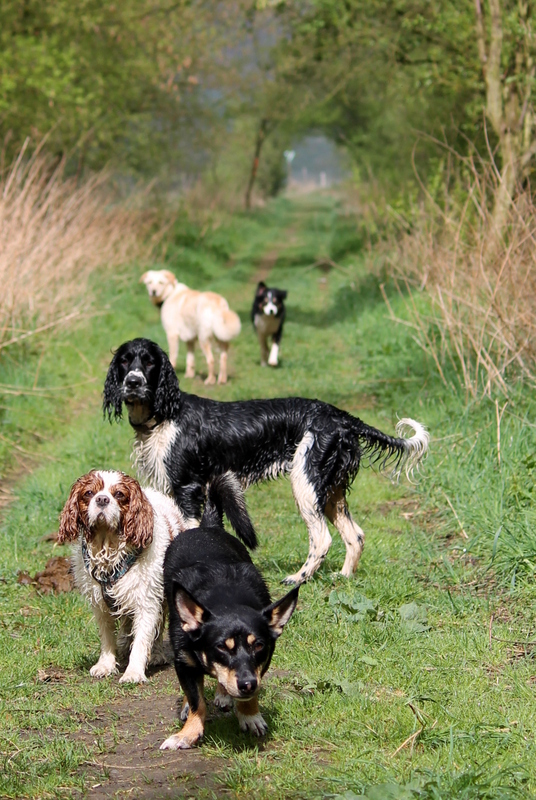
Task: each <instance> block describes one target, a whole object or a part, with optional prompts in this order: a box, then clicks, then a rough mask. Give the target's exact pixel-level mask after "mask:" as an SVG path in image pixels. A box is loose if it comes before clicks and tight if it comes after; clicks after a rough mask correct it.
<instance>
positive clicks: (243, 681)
mask: <svg viewBox="0 0 536 800" xmlns="http://www.w3.org/2000/svg"><path fill="white" fill-rule="evenodd" d="M257 683H258V681H257V678H255V677H254V676H252V677H250V678H238V680H237V681H236V685H237V686H238V691H239V692H240V694H253V692H254V691H255V689H256V688H257Z"/></svg>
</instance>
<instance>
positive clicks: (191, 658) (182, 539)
mask: <svg viewBox="0 0 536 800" xmlns="http://www.w3.org/2000/svg"><path fill="white" fill-rule="evenodd" d="M224 481H225V477H223V478H220V479H219V483H220V485H219V486H218V487H216V489H217V491H218V495H217V497H218V499H221V498H222V496H223V495H224V494H225V486H222V482H224ZM223 499H224V508H225V497H224V498H223ZM164 585H165V591H166V597H167V602H168V606H169V633H170V639H171V644H172V646H173V652H174V661H175V669H176V671H177V677H178V679H179V682H180V685H181V687H182V689H183V691H184V695H185V698H184V704H183V707H182V711H181V719H182V720H186V724H185V725H184V726H183V728H182V729H181V730H180V731H179V733H175V734H173V735H172V736H170V737H169V738H168V739H166V741H165V742H164V743H163V744H162V745H161V749H162V750H179V749H187V748H190V747H192V746H193V745H195V744H196V742H198V741H199V740H200V739H201V737H202V736H203V732H204V728H205V717H206V704H205V699H204V696H203V679H204V676H205V675H211V676H213V677H214V678H216V679H217V681H218V687H217V690H216V696H215V698H214V703H215V704H216V705H217V706H219V707H220V708H230V706H231V705H232V704H233V701H234V706H235V711H236V716H237V717H238V722H239V725H240V728H241V729H242V730H243V731H249V732H250V733H252V734H254V735H256V736H262V735H263V734H265V733H266V731H267V729H268V728H267V725H266V722H265V721H264V719H263V717H262V715H261V713H260V711H259V704H258V699H257V695H258V692H259V688H260V684H261V678H262V676H263V675H264V673H265V672H266V670H267V669H268V667H269V666H270V661H271V658H272V655H273V652H274V647H275V642H276V639H277V638H278V637H279V636H280V635H281V633H282V631H283V628H284V626H285V625H286V623H287V622H288V621H289V619H290V617H291V616H292V613H293V611H294V609H295V608H296V603H297V600H298V587H296V588H294V589H292V590H291V591H290V592H289V593H288V594H286V595H285V596H284V597H283V598H282V599H281V600H278V601H277V602H275V603H272V602H271V599H270V594H269V592H268V589H267V587H266V584H265V582H264V579H263V578H262V576H261V574H260V572H259V571H258V569H257V568H256V567H255V566H254V564H253V562H252V561H251V558H250V557H249V554H248V551H247V550H246V548H245V547H244V545H243V544H241V543H240V542H239V541H238V539H235V538H234V537H233V536H230V535H229V534H228V533H226V532H225V531H224V530H223V527H222V517H221V511H220V509H219V508H218V507H217V505H216V504H215V502H214V496H213V492H212V491H211V492H210V494H209V500H208V502H207V505H206V507H205V511H204V514H203V518H202V520H201V526H200V527H199V528H194V529H192V530H189V531H185V532H184V533H181V535H180V536H179V537H177V538H176V539H175V541H174V542H172V544H171V545H170V547H169V549H168V551H167V553H166V559H165V563H164Z"/></svg>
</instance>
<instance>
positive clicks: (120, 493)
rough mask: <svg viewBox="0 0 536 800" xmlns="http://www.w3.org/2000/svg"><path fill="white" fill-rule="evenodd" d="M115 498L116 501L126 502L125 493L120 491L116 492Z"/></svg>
mask: <svg viewBox="0 0 536 800" xmlns="http://www.w3.org/2000/svg"><path fill="white" fill-rule="evenodd" d="M114 497H115V499H116V500H124V499H125V495H124V493H123V492H121V491H119V489H118V490H117V491H116V492H114Z"/></svg>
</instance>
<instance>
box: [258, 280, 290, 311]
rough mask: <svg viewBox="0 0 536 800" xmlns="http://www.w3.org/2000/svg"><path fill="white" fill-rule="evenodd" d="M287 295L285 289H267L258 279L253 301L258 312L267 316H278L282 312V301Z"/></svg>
mask: <svg viewBox="0 0 536 800" xmlns="http://www.w3.org/2000/svg"><path fill="white" fill-rule="evenodd" d="M286 297H287V292H286V291H285V289H269V288H268V286H266V284H265V283H264V282H263V281H260V282H259V284H258V286H257V291H256V293H255V303H256V307H257V309H258V310H259V312H261V313H263V314H266V315H267V316H268V317H270V316H275V317H280V316H281V314H282V313H283V309H284V303H283V301H284V300H285V299H286Z"/></svg>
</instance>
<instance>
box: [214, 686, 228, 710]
mask: <svg viewBox="0 0 536 800" xmlns="http://www.w3.org/2000/svg"><path fill="white" fill-rule="evenodd" d="M214 705H215V706H216V708H219V709H220V711H231V710H232V708H233V698H232V697H231V695H230V694H227V692H226V691H225V690H222V689H220V686H219V685H218V688H217V689H216V694H215V695H214Z"/></svg>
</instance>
